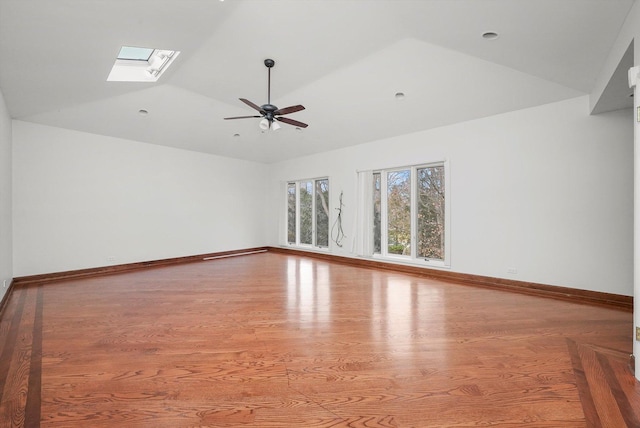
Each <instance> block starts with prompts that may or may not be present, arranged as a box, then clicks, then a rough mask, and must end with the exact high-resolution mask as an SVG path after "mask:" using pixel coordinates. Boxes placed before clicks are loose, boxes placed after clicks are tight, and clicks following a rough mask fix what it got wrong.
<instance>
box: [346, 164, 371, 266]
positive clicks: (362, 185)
mask: <svg viewBox="0 0 640 428" xmlns="http://www.w3.org/2000/svg"><path fill="white" fill-rule="evenodd" d="M357 185H358V189H357V193H356V195H357V203H358V206H357V209H356V221H355V227H354V229H353V230H354V231H355V233H354V234H353V244H352V247H351V252H352V253H354V254H357V255H358V256H371V255H372V254H373V171H359V172H358V180H357Z"/></svg>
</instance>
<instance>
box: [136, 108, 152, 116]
mask: <svg viewBox="0 0 640 428" xmlns="http://www.w3.org/2000/svg"><path fill="white" fill-rule="evenodd" d="M138 114H139V115H140V116H146V115H148V114H149V112H148V111H147V110H145V109H140V110H138Z"/></svg>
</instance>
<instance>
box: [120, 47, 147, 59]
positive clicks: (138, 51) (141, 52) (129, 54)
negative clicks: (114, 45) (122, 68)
mask: <svg viewBox="0 0 640 428" xmlns="http://www.w3.org/2000/svg"><path fill="white" fill-rule="evenodd" d="M154 50H155V49H151V48H136V47H133V46H123V47H122V48H121V49H120V53H119V54H118V59H129V60H132V61H149V58H151V54H152V53H153V51H154Z"/></svg>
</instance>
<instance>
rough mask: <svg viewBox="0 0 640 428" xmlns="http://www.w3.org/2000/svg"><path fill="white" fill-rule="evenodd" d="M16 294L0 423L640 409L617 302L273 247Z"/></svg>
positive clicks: (353, 418)
mask: <svg viewBox="0 0 640 428" xmlns="http://www.w3.org/2000/svg"><path fill="white" fill-rule="evenodd" d="M14 295H15V296H18V298H17V299H12V301H10V302H9V303H8V305H7V309H6V310H5V311H4V313H3V319H2V320H0V326H1V327H0V339H1V338H4V340H5V342H4V343H2V344H0V346H1V348H0V349H2V351H1V352H2V355H3V356H5V355H6V356H7V358H8V360H7V361H8V362H5V361H0V374H2V371H3V370H4V372H5V374H4V375H3V376H4V378H3V379H2V380H3V385H4V388H3V397H2V402H1V403H0V426H16V427H17V426H29V425H28V424H29V422H28V420H27V416H28V415H31V417H32V418H39V419H40V421H39V424H40V426H43V427H51V428H58V427H71V428H73V427H83V428H84V427H87V426H91V427H122V426H126V427H133V428H137V427H151V426H153V427H171V428H175V427H196V426H212V427H227V426H241V427H280V428H282V427H445V426H446V427H470V426H498V427H554V428H557V427H596V426H603V427H607V428H609V427H613V428H617V427H618V426H620V427H624V426H629V424H631V426H633V424H635V423H636V422H637V420H638V419H637V418H638V414H637V411H636V409H637V408H638V403H640V388H639V387H638V385H637V382H636V381H635V379H633V377H632V375H631V374H630V373H629V372H628V371H627V372H625V369H624V367H625V365H624V363H625V361H624V360H623V358H622V356H625V355H626V356H628V354H629V353H630V351H631V345H632V338H631V331H632V328H631V326H632V324H633V322H632V315H631V314H630V313H629V312H628V311H623V310H617V309H612V308H607V307H601V306H589V305H585V304H575V303H571V302H567V301H558V300H553V299H548V298H541V297H535V296H530V295H525V294H516V293H510V292H504V291H500V290H495V289H486V288H476V287H473V286H469V285H460V284H454V283H451V282H441V281H437V280H434V279H430V278H422V277H418V276H412V275H409V274H398V273H395V272H392V271H388V270H376V269H370V268H354V267H352V266H348V265H345V264H338V263H331V262H329V261H323V260H317V259H311V258H305V257H300V256H292V255H285V254H278V253H260V254H254V255H248V256H242V257H234V258H226V259H220V260H212V261H207V262H202V263H191V264H185V265H175V266H171V267H163V268H154V269H148V270H139V271H132V272H128V273H121V274H117V275H110V276H102V277H92V278H83V279H74V280H68V281H58V282H56V283H55V284H51V285H42V286H41V288H39V289H38V288H33V287H32V288H18V289H16V290H15V293H14ZM10 342H12V343H10ZM29 403H30V405H31V406H35V405H36V403H37V405H38V409H37V410H36V409H34V408H31V409H30V410H29Z"/></svg>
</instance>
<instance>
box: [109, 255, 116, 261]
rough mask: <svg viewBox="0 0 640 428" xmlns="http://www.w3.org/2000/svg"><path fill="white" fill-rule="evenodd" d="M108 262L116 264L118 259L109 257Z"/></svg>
mask: <svg viewBox="0 0 640 428" xmlns="http://www.w3.org/2000/svg"><path fill="white" fill-rule="evenodd" d="M107 261H108V262H115V261H116V258H115V257H113V256H109V257H107Z"/></svg>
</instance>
